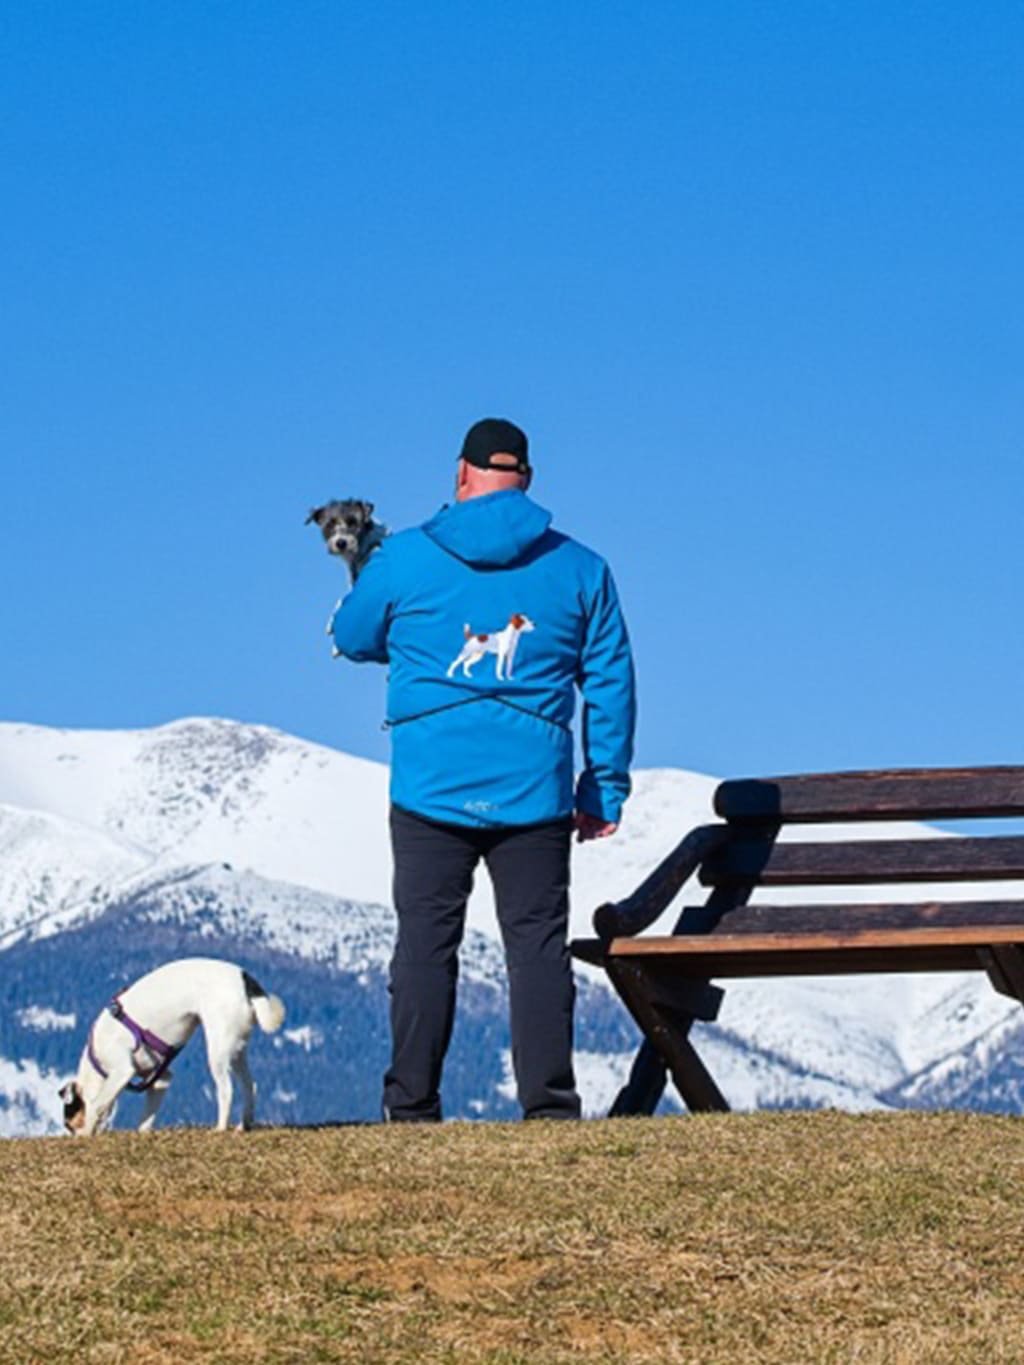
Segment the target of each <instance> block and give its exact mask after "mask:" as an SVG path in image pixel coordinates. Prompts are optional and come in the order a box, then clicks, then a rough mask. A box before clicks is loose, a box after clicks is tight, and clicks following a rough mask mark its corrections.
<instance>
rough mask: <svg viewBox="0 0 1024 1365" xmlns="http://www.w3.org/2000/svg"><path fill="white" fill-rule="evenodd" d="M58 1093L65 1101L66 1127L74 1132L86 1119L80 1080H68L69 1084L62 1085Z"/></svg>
mask: <svg viewBox="0 0 1024 1365" xmlns="http://www.w3.org/2000/svg"><path fill="white" fill-rule="evenodd" d="M58 1093H59V1095H60V1098H61V1100H62V1101H63V1103H64V1127H65V1128H67V1130H68V1131H69V1132H72V1133H73V1132H74V1131H75V1129H76V1128H80V1127H81V1126H82V1124H83V1123H84V1121H85V1118H84V1115H85V1100H83V1099H82V1092H81V1090H79V1088H78V1082H77V1081H68V1083H67V1085H62V1086H61V1088H60V1090H59V1092H58Z"/></svg>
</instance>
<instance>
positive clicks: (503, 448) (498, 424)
mask: <svg viewBox="0 0 1024 1365" xmlns="http://www.w3.org/2000/svg"><path fill="white" fill-rule="evenodd" d="M495 455H513V456H514V457H515V464H510V463H509V462H508V460H498V461H495V460H494V458H493V457H494V456H495ZM459 459H460V460H465V461H466V463H467V464H472V465H476V467H477V469H503V470H510V469H514V470H517V471H518V472H519V473H520V474H526V473H527V472H528V471H529V468H530V445H529V442H528V441H527V439H526V432H525V431H521V430H520V428H519V427H517V426H516V424H515V423H514V422H506V421H505V420H504V418H502V417H485V418H484V419H483V421H481V422H474V423H473V425H472V426H471V427H470V429H469V430H468V431H467V432H466V439H465V440H464V441H463V442H462V450H461V452H460V454H459Z"/></svg>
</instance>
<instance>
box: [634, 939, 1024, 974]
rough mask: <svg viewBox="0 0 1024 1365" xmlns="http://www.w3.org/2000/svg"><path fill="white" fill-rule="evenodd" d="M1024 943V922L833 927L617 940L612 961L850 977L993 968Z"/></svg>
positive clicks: (686, 969) (690, 970)
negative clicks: (1000, 956)
mask: <svg viewBox="0 0 1024 1365" xmlns="http://www.w3.org/2000/svg"><path fill="white" fill-rule="evenodd" d="M1021 945H1024V927H1020V926H1012V925H979V926H971V927H969V928H966V929H957V930H950V929H917V930H913V931H911V932H909V933H902V932H900V931H897V930H878V931H875V932H873V933H872V932H864V933H860V934H857V933H849V934H846V933H832V934H765V935H755V934H749V935H748V934H737V935H729V934H714V935H696V934H694V935H674V936H672V937H665V938H662V937H658V938H637V939H634V938H621V939H614V940H613V941H612V943H611V944H610V945H609V946H608V956H609V959H610V960H612V961H620V960H629V961H630V962H634V963H636V964H638V965H640V964H643V963H648V964H650V969H651V970H652V971H653V970H659V971H660V970H662V969H663V967H665V966H668V965H669V964H671V968H672V971H673V972H675V973H677V974H678V975H679V976H681V977H692V978H694V979H696V980H701V981H704V980H707V979H708V978H714V979H716V980H721V979H728V978H736V977H751V976H847V975H851V974H859V973H862V972H965V971H979V970H987V969H988V965H989V959H990V958H991V956H992V954H993V953H999V952H1000V951H1001V950H1003V951H1005V949H1006V948H1007V947H1014V948H1019V947H1020V946H1021Z"/></svg>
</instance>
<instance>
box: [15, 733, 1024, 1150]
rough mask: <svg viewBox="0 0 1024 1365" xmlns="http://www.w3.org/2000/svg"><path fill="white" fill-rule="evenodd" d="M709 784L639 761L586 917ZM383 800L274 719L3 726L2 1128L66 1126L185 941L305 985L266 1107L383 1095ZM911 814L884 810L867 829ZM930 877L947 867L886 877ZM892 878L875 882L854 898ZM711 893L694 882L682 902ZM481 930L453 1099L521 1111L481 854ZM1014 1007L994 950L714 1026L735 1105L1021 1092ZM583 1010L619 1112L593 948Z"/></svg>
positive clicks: (801, 991) (337, 759)
mask: <svg viewBox="0 0 1024 1365" xmlns="http://www.w3.org/2000/svg"><path fill="white" fill-rule="evenodd" d="M714 786H715V779H713V778H710V777H706V776H702V775H699V774H694V773H686V772H681V771H678V770H667V769H666V770H650V771H642V772H639V773H637V774H636V784H635V795H634V797H633V798H632V800H631V801H630V803H629V806H628V808H627V818H626V821H625V823H624V825H623V828H622V830H621V831H620V833H619V834H618V835H617V836H616V838H615V839H613V840H608V841H605V842H602V843H598V844H589V845H585V846H582V847H580V848H577V849H576V850H575V853H574V868H573V878H574V909H573V930H574V932H575V933H580V934H586V933H588V932H589V923H590V916H591V914H592V912H593V910H594V908H595V907H596V906H597V905H598V904H599V903H600V902H602V901H604V900H615V899H617V898H619V897H621V896H624V895H626V894H627V893H628V892H630V891H632V890H633V889H634V888H635V886H636V885H637V884H638V883H639V882H640V881H641V880H642V878H643V877H644V876H645V875H646V874H647V873H648V872H649V871H650V870H651V869H652V868H653V867H654V866H655V864H656V863H657V862H658V861H659V860H660V858H661V857H662V856H664V854H665V853H666V852H667V851H668V850H669V849H670V848H671V847H672V846H673V845H674V844H675V843H676V842H677V841H678V840H679V839H680V838H681V837H682V835H683V834H685V833H686V831H687V830H688V829H690V828H692V827H693V826H694V825H695V824H698V823H703V822H705V821H707V820H709V819H710V818H711V812H710V798H711V793H712V791H713V789H714ZM386 805H387V771H386V768H385V767H384V766H383V765H381V764H376V763H372V762H368V761H366V760H362V759H357V758H353V757H351V756H349V755H346V754H342V753H338V752H336V751H334V750H331V749H328V748H325V747H323V746H321V745H316V744H312V743H309V742H307V741H304V740H301V739H298V738H296V737H294V736H290V735H286V734H282V733H280V732H278V731H275V730H271V729H268V728H266V727H262V726H252V725H241V724H238V723H235V722H231V721H224V720H183V721H179V722H175V723H174V724H171V725H166V726H162V727H160V728H158V729H153V730H145V731H114V732H97V731H67V730H53V729H45V728H42V727H37V726H29V725H0V998H2V1000H3V1002H4V1009H3V1014H2V1017H0V1133H15V1132H42V1131H52V1130H53V1129H54V1128H55V1126H56V1125H57V1120H58V1114H59V1107H58V1106H57V1103H56V1098H55V1091H56V1086H57V1084H58V1083H59V1080H60V1079H62V1078H63V1077H64V1076H66V1074H67V1073H68V1072H69V1071H70V1070H71V1069H72V1067H73V1065H74V1062H75V1060H76V1057H77V1053H78V1051H79V1049H80V1047H81V1043H82V1038H83V1035H84V1031H85V1029H86V1028H87V1026H88V1023H89V1021H90V1019H91V1018H92V1016H93V1014H94V1013H95V1011H96V1009H97V1008H98V1007H99V1006H100V1005H101V1004H102V1003H103V1001H104V999H105V998H107V997H108V996H109V994H110V992H111V991H112V990H113V989H114V988H116V986H118V985H121V984H124V982H126V981H128V980H131V979H132V978H133V977H134V976H136V975H138V974H139V973H141V972H142V971H145V970H147V969H148V968H150V967H152V966H154V965H156V963H157V962H159V961H163V960H166V959H167V958H169V957H173V956H184V955H189V954H209V955H213V956H220V957H230V958H233V959H235V960H240V961H244V962H245V964H246V965H247V966H249V967H250V969H251V970H254V971H255V972H256V974H257V976H259V975H261V974H262V975H264V976H266V977H267V978H268V980H269V983H270V984H271V985H272V986H273V988H274V989H275V990H278V991H279V992H280V993H281V994H282V995H284V996H285V998H286V1000H287V1001H288V1004H289V1010H290V1017H289V1021H288V1025H287V1026H286V1029H285V1031H284V1032H283V1033H282V1034H281V1035H278V1036H277V1037H275V1038H274V1039H273V1040H261V1041H257V1042H256V1043H254V1069H255V1070H256V1073H257V1077H258V1079H259V1080H260V1082H261V1102H260V1104H261V1111H262V1113H263V1116H264V1117H266V1118H268V1119H273V1120H275V1121H289V1120H292V1121H305V1122H310V1121H328V1120H330V1119H344V1118H357V1117H370V1116H372V1115H373V1114H374V1113H375V1111H376V1104H377V1089H378V1085H379V1075H380V1071H381V1069H382V1067H383V1064H384V1058H385V1052H386V1043H387V1028H386V964H387V959H388V955H389V951H390V943H391V938H392V932H393V916H392V913H391V911H390V910H389V909H388V908H387V906H388V899H389V878H390V859H389V851H388V846H387V834H386V830H387V824H386V818H385V817H386ZM910 828H914V827H909V826H895V825H894V826H883V827H879V826H875V827H873V828H872V835H873V837H876V838H877V837H880V836H883V835H891V836H892V837H898V836H899V835H901V834H905V833H906V832H907V831H908V829H910ZM857 832H860V831H857V830H856V829H855V828H854V827H849V828H847V829H845V830H831V831H829V837H836V838H841V837H849V836H850V835H851V834H854V833H857ZM915 832H917V833H929V832H930V833H934V831H924V830H920V829H916V828H915ZM822 834H824V831H822ZM816 837H819V836H816ZM936 890H938V889H936ZM953 890H954V888H949V887H945V888H942V889H941V894H943V895H945V896H947V897H948V896H949V895H950V894H951V892H952V891H953ZM1004 890H1005V891H1006V892H1007V893H1009V892H1010V891H1011V890H1014V891H1015V892H1016V893H1017V894H1021V889H1020V888H1010V887H1007V888H1004ZM955 891H956V892H957V893H958V894H960V895H964V896H968V895H970V894H971V889H970V888H955ZM990 892H991V888H990ZM922 893H924V894H926V895H927V894H929V888H921V887H916V888H914V887H903V888H895V889H889V890H887V892H886V895H887V896H888V897H889V898H896V896H898V895H902V896H903V897H904V898H907V899H917V898H919V897H920V896H921V895H922ZM876 894H877V888H856V889H853V890H851V892H850V894H849V897H848V898H849V899H850V900H859V899H872V898H874V896H875V895H876ZM700 895H701V892H700V888H698V887H696V886H694V887H690V888H687V889H686V890H685V891H684V894H683V896H682V897H681V898H680V902H679V903H680V904H682V903H683V902H684V901H685V900H686V899H688V898H689V899H694V900H696V899H699V898H700ZM768 898H769V896H768V895H767V894H766V895H765V896H764V897H763V899H768ZM796 898H797V894H796V893H794V892H793V891H789V892H786V893H785V899H788V900H794V899H796ZM803 898H804V899H812V898H813V893H805V895H804V897H803ZM677 910H678V907H673V909H672V910H671V911H670V912H669V914H668V915H667V916H666V921H668V920H670V919H671V918H672V917H673V916H674V915H675V914H676V913H677ZM470 930H471V931H470V933H469V934H468V935H467V942H466V945H465V949H464V953H463V968H462V976H461V983H462V987H461V999H460V1013H459V1021H458V1024H457V1028H456V1035H455V1039H454V1041H453V1050H452V1054H451V1061H450V1065H449V1067H448V1069H447V1072H446V1095H445V1100H446V1107H447V1110H448V1112H449V1113H453V1114H454V1113H462V1114H465V1115H467V1116H473V1115H475V1116H499V1115H505V1114H511V1113H514V1112H515V1106H514V1102H513V1101H514V1093H513V1091H512V1088H511V1081H510V1075H509V1065H508V1057H507V1048H508V1039H507V1026H506V1021H505V982H504V970H503V966H502V961H501V954H500V949H499V948H498V944H497V930H496V925H495V920H494V910H493V903H492V901H491V897H490V894H489V887H488V885H487V881H486V877H481V879H480V882H479V884H478V886H477V888H476V890H475V892H474V896H473V899H472V902H471V906H470ZM1019 1013H1020V1011H1019V1010H1018V1009H1017V1007H1016V1006H1014V1005H1013V1004H1012V1002H1010V1001H1008V1000H1005V999H1003V998H1002V997H1000V996H997V995H996V994H995V993H994V992H993V991H992V990H991V988H990V987H989V985H988V983H987V981H986V980H985V979H984V978H983V977H982V976H980V975H979V974H974V975H970V976H932V977H923V976H917V977H906V978H902V977H888V978H884V977H874V978H871V977H869V978H836V979H831V980H822V979H817V980H814V979H810V980H806V979H802V980H794V981H778V980H775V981H756V982H737V983H734V984H731V985H730V986H729V989H728V991H727V995H726V1002H725V1006H724V1008H723V1010H722V1014H721V1016H720V1019H719V1021H718V1023H717V1024H716V1025H713V1026H707V1027H703V1028H701V1030H700V1034H701V1035H702V1036H701V1037H700V1039H699V1045H700V1047H701V1050H702V1052H703V1053H704V1055H705V1056H706V1058H707V1060H708V1063H709V1065H710V1066H711V1068H712V1070H713V1072H714V1074H715V1076H716V1078H718V1079H719V1082H720V1084H721V1085H722V1088H723V1090H724V1091H725V1093H726V1095H727V1096H728V1098H729V1099H730V1101H731V1102H732V1103H733V1104H734V1105H736V1106H737V1107H752V1106H760V1105H794V1104H797V1105H819V1104H832V1105H839V1106H842V1107H846V1108H869V1107H878V1106H880V1105H887V1104H888V1105H929V1106H934V1105H945V1104H958V1105H973V1106H977V1107H995V1108H1001V1109H1009V1110H1013V1111H1016V1110H1019V1109H1021V1108H1022V1100H1024V1074H1019V1073H1020V1068H1018V1066H1017V1064H1016V1060H1015V1059H1016V1057H1017V1055H1018V1054H1019V1052H1020V1047H1019V1045H1020V1042H1021V1032H1022V1025H1021V1024H1020V1023H1018V1019H1017V1016H1018V1014H1019ZM578 1020H579V1026H578V1042H579V1056H578V1069H579V1075H580V1084H581V1089H582V1091H583V1094H584V1100H585V1104H586V1106H587V1108H588V1110H589V1111H590V1112H601V1111H602V1110H603V1109H604V1108H605V1107H606V1106H607V1104H608V1103H609V1102H610V1101H611V1099H612V1098H613V1096H614V1093H615V1091H616V1089H617V1087H618V1085H619V1084H620V1083H621V1080H622V1078H623V1076H624V1074H625V1072H626V1070H627V1068H628V1064H629V1061H630V1058H631V1055H632V1050H633V1048H634V1046H635V1041H636V1034H635V1030H634V1029H633V1026H632V1024H631V1023H630V1022H629V1021H628V1019H627V1018H626V1017H625V1014H624V1011H623V1010H622V1008H621V1006H620V1005H619V1004H618V1002H617V1000H616V999H615V998H614V996H613V995H612V994H611V993H610V992H609V991H608V989H607V987H606V986H605V984H604V982H603V979H602V978H601V977H600V974H597V973H594V972H592V971H590V970H589V969H588V970H587V971H585V972H584V973H582V974H581V994H580V1003H579V1013H578ZM176 1074H177V1076H178V1078H179V1079H178V1080H177V1081H176V1085H175V1090H174V1091H172V1096H171V1099H170V1100H169V1101H168V1104H167V1107H166V1110H165V1112H166V1114H167V1116H168V1120H170V1121H173V1119H174V1117H175V1115H176V1114H177V1116H178V1118H179V1119H180V1118H181V1117H182V1116H188V1117H190V1118H194V1119H200V1120H202V1119H205V1118H207V1117H208V1111H209V1110H210V1108H211V1107H212V1106H211V1104H210V1102H209V1101H208V1100H204V1088H205V1087H206V1084H207V1083H206V1078H205V1075H204V1070H203V1064H202V1057H201V1049H200V1048H199V1047H197V1046H195V1045H194V1046H193V1048H191V1049H189V1051H188V1052H187V1053H186V1054H185V1055H184V1057H183V1058H182V1059H181V1060H180V1061H179V1063H178V1064H177V1065H176Z"/></svg>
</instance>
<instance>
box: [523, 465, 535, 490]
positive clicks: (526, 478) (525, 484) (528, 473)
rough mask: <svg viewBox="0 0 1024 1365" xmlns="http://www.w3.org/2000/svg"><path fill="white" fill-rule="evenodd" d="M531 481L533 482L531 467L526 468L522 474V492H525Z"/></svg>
mask: <svg viewBox="0 0 1024 1365" xmlns="http://www.w3.org/2000/svg"><path fill="white" fill-rule="evenodd" d="M531 483H533V470H532V469H528V470H527V471H526V473H525V474H524V475H523V492H524V493H525V492H526V490H527V489H528V488H529V486H530V484H531Z"/></svg>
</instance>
